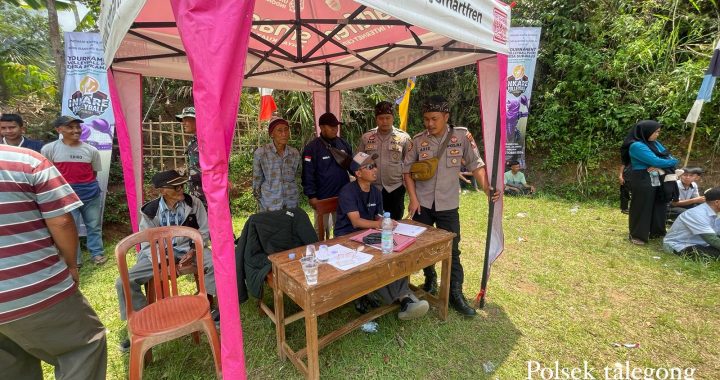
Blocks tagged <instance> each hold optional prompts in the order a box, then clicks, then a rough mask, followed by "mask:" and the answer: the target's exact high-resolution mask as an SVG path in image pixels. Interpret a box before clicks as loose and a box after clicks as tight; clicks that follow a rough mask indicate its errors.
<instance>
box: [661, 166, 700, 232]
mask: <svg viewBox="0 0 720 380" xmlns="http://www.w3.org/2000/svg"><path fill="white" fill-rule="evenodd" d="M702 173H703V170H702V169H701V168H697V167H690V168H684V169H683V173H682V174H681V175H680V179H679V180H677V181H676V182H677V188H676V189H675V192H674V193H673V197H672V201H670V208H669V210H668V219H670V220H675V218H677V217H678V215H680V214H682V213H683V212H684V211H686V210H689V209H691V208H693V207H695V206H697V205H700V204H703V203H705V197H703V196H701V195H700V193H699V191H698V185H697V181H699V180H700V175H701V174H702Z"/></svg>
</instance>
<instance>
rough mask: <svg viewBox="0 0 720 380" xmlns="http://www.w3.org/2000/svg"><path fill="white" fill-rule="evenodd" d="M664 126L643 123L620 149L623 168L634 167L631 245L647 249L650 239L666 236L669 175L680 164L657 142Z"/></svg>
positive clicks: (631, 182)
mask: <svg viewBox="0 0 720 380" xmlns="http://www.w3.org/2000/svg"><path fill="white" fill-rule="evenodd" d="M661 127H662V125H661V124H660V123H658V122H657V121H653V120H643V121H641V122H639V123H637V124H635V126H634V127H633V128H632V129H631V130H630V131H629V132H628V135H627V137H625V141H623V144H622V147H621V148H620V156H621V158H622V161H623V164H625V165H630V166H631V168H632V171H631V173H630V191H631V193H632V194H633V197H632V200H631V201H630V218H629V219H630V236H629V238H630V241H631V242H632V243H633V244H637V245H643V244H645V243H647V241H648V240H649V238H650V237H660V236H664V235H665V217H666V214H667V202H666V200H665V195H664V190H663V186H662V184H663V177H664V175H665V172H668V173H673V171H674V167H675V165H677V163H678V160H677V159H676V158H674V157H673V156H671V155H670V152H668V150H667V149H665V147H664V146H663V145H662V144H661V143H660V142H659V141H657V138H658V135H660V128H661Z"/></svg>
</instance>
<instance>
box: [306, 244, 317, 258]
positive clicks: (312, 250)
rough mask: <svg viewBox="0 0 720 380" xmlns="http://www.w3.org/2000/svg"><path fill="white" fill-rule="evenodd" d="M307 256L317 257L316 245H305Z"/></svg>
mask: <svg viewBox="0 0 720 380" xmlns="http://www.w3.org/2000/svg"><path fill="white" fill-rule="evenodd" d="M305 257H316V256H315V246H314V245H312V244H310V245H308V246H307V247H305Z"/></svg>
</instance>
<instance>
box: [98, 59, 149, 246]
mask: <svg viewBox="0 0 720 380" xmlns="http://www.w3.org/2000/svg"><path fill="white" fill-rule="evenodd" d="M107 75H108V84H109V86H110V99H111V102H110V103H111V104H112V108H113V114H114V115H115V134H116V135H117V138H118V145H119V146H120V161H121V162H122V168H123V179H124V181H125V198H126V199H127V204H128V209H129V210H130V212H129V214H130V224H131V225H132V229H133V232H137V231H138V209H136V205H138V204H140V203H141V202H142V193H141V194H138V193H137V190H136V189H137V187H136V185H137V182H136V180H138V179H139V180H142V173H135V166H134V165H133V157H132V156H133V155H132V149H133V147H132V142H131V139H130V133H129V131H128V125H127V121H126V119H125V113H124V112H123V108H122V102H121V100H120V99H121V98H120V94H119V92H118V87H117V85H116V83H115V78H114V76H113V73H112V70H110V69H108V71H107ZM135 95H136V96H137V97H140V98H142V96H141V95H142V94H135ZM137 148H138V149H142V147H137ZM138 197H140V199H138Z"/></svg>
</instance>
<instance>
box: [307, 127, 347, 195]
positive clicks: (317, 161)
mask: <svg viewBox="0 0 720 380" xmlns="http://www.w3.org/2000/svg"><path fill="white" fill-rule="evenodd" d="M330 144H331V145H332V146H333V147H335V148H337V149H340V150H343V151H345V153H347V154H348V155H349V156H350V157H352V148H351V147H350V144H348V142H347V141H345V140H343V139H341V138H340V137H338V138H336V139H335V140H333V141H332V142H331V143H330ZM302 156H303V157H302V186H303V193H305V195H306V196H307V197H308V198H317V199H326V198H332V197H334V196H337V195H338V194H339V193H340V189H342V187H343V186H345V184H347V183H348V182H350V178H349V177H348V171H347V170H345V169H343V168H342V167H340V165H339V164H338V163H337V162H335V159H334V158H333V156H332V154H331V153H330V151H329V150H328V149H327V147H325V140H322V139H321V138H320V137H316V138H315V139H314V140H312V141H310V142H309V143H308V144H307V145H305V149H303V154H302Z"/></svg>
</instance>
